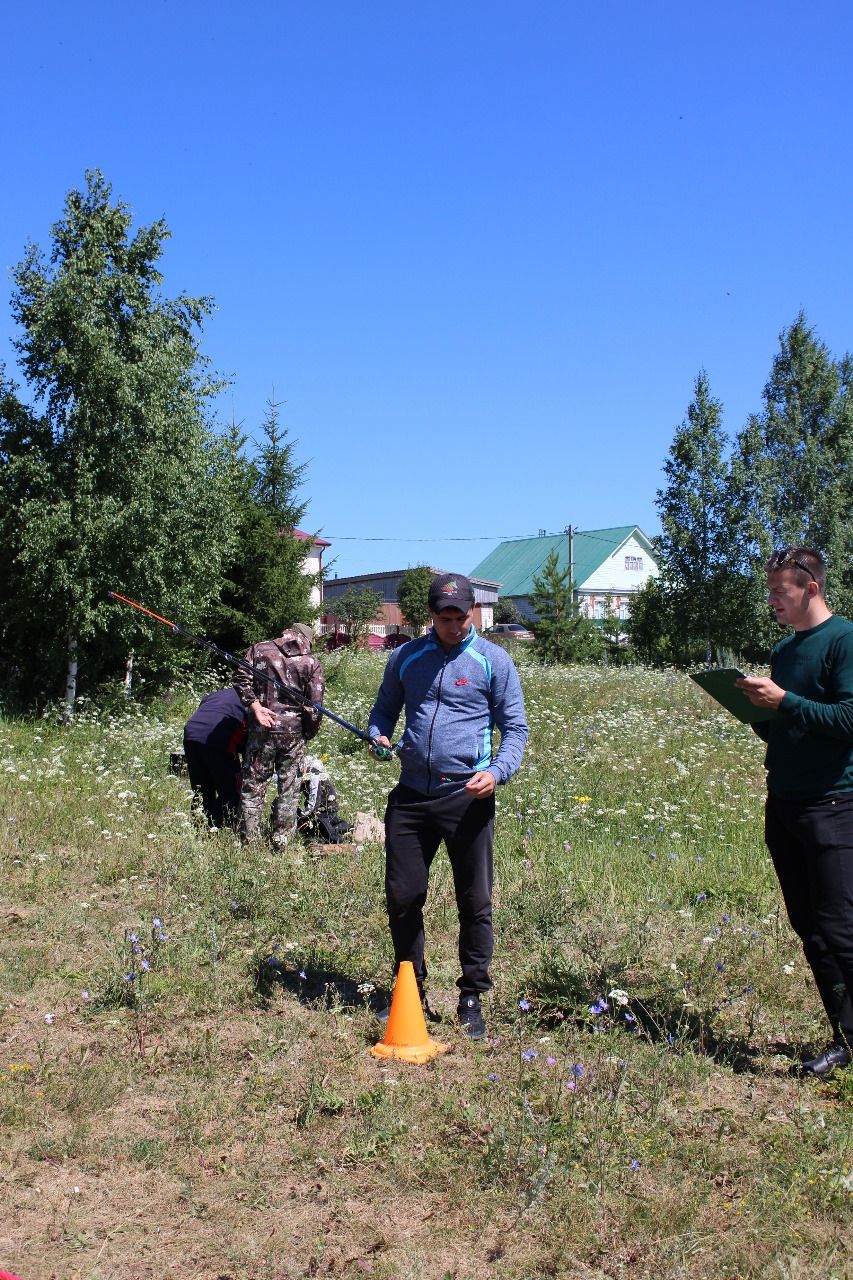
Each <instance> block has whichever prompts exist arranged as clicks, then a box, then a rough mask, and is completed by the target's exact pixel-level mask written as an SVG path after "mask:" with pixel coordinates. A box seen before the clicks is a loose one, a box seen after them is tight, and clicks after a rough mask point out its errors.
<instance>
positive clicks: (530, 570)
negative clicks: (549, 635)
mask: <svg viewBox="0 0 853 1280" xmlns="http://www.w3.org/2000/svg"><path fill="white" fill-rule="evenodd" d="M632 534H633V536H634V537H635V538H636V539H637V541H638V542H639V544H640V546H642V547H643V548H644V549H645V551H646V552H648V554H649V555H653V554H654V551H653V548H652V545H651V543H650V542H649V540H648V538H647V537H646V535H645V534H644V533H643V531H642V530H641V529H640V528H639V527H638V526H637V525H635V524H626V525H621V526H620V527H619V528H618V529H588V530H587V531H586V532H584V533H578V532H576V533H575V536H574V557H575V582H576V584H577V585H578V586H581V585H582V584H583V583H584V582H586V580H587V578H591V577H592V575H593V574H594V573H595V571H596V569H597V568H598V567H599V565H601V564H603V563H604V561H605V560H606V559H607V558H608V557H609V556H612V555H613V553H614V551H616V550H617V548H619V547H621V546H622V544H623V542H627V540H628V539H629V538H630V537H631V535H632ZM552 551H556V552H557V562H558V566H559V568H560V569H568V567H569V540H568V535H567V534H565V533H556V534H549V535H548V536H547V537H544V538H519V539H517V540H514V541H512V542H502V543H501V544H500V546H497V547H495V549H494V551H492V552H490V554H489V555H487V556H486V558H485V560H481V561H480V563H479V564H478V565H475V566H474V568H473V569H472V570H471V572H470V574H469V575H468V576H469V577H472V578H473V577H477V578H488V579H490V580H491V581H492V582H499V583H500V584H501V586H500V589H499V591H498V595H500V596H529V595H530V594H531V592H532V591H533V578H534V576H535V575H536V574H538V573H541V572H542V569H543V568H544V567H545V561H546V560H547V559H548V556H549V555H550V553H551V552H552Z"/></svg>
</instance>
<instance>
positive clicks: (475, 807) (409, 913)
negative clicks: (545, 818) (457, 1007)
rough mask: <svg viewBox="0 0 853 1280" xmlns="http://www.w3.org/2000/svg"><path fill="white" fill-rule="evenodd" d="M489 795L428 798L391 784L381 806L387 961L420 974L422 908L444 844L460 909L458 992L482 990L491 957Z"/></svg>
mask: <svg viewBox="0 0 853 1280" xmlns="http://www.w3.org/2000/svg"><path fill="white" fill-rule="evenodd" d="M494 822H495V799H494V796H489V798H488V799H486V800H475V799H472V798H471V797H470V796H469V795H468V793H467V792H466V791H457V792H455V793H454V794H453V795H451V796H440V797H430V796H424V795H421V793H420V792H419V791H413V790H412V789H411V788H410V787H404V786H397V787H395V788H394V790H393V791H392V792H391V794H390V795H389V797H388V808H387V809H386V811H385V857H386V864H385V899H386V902H387V905H388V923H389V925H390V928H391V938H392V940H393V943H394V958H395V960H396V962H397V964H398V965H399V963H400V961H401V960H411V961H412V964H413V965H414V969H415V974H416V975H417V978H418V981H419V982H423V981H424V979H425V978H426V965H425V964H424V917H423V908H424V903H425V901H426V895H427V881H428V879H429V869H430V867H431V865H432V861H433V858H434V857H435V855H436V853H437V852H438V846H439V845H440V844H441V841H442V840H443V841H444V842H445V844H446V846H447V852H448V855H449V857H450V865H451V867H452V869H453V883H454V887H455V890H456V907H457V910H458V912H459V963H460V965H461V967H462V976H461V977H460V978H459V979H458V980H457V984H456V985H457V986H458V987H459V989H460V991H463V992H475V991H488V990H489V989H490V987H491V985H492V984H491V980H490V978H489V962H490V960H491V958H492V949H493V946H494V934H493V931H492V846H493V837H494Z"/></svg>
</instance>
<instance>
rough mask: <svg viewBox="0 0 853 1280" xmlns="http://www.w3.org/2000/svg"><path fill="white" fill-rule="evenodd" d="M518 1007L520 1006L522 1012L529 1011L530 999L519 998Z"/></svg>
mask: <svg viewBox="0 0 853 1280" xmlns="http://www.w3.org/2000/svg"><path fill="white" fill-rule="evenodd" d="M518 1007H519V1009H520V1010H521V1012H522V1013H527V1012H528V1010H529V1009H530V1001H529V1000H519V1002H518Z"/></svg>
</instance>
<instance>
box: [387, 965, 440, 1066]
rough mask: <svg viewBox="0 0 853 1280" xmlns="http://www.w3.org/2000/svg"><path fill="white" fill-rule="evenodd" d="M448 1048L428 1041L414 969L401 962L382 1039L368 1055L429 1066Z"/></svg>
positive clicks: (436, 1042) (435, 1041)
mask: <svg viewBox="0 0 853 1280" xmlns="http://www.w3.org/2000/svg"><path fill="white" fill-rule="evenodd" d="M449 1048H450V1045H449V1044H439V1043H438V1041H437V1040H431V1039H430V1037H429V1034H428V1033H427V1028H426V1021H425V1019H424V1011H423V1009H422V1008H421V997H420V992H419V991H418V982H417V978H416V977H415V968H414V965H413V964H412V962H411V960H403V961H402V962H401V964H400V968H399V969H398V971H397V982H396V984H395V986H394V998H393V1000H392V1001H391V1012H390V1013H389V1014H388V1026H387V1027H386V1028H385V1035H384V1036H383V1038H382V1039H381V1040H380V1041H379V1043H378V1044H375V1045H374V1046H373V1048H372V1049H371V1050H370V1052H371V1053H372V1054H373V1056H374V1058H401V1059H402V1060H403V1062H429V1060H430V1058H434V1057H435V1056H436V1054H439V1053H447V1050H448V1049H449Z"/></svg>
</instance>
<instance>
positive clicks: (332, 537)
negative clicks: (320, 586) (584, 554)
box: [323, 526, 636, 546]
mask: <svg viewBox="0 0 853 1280" xmlns="http://www.w3.org/2000/svg"><path fill="white" fill-rule="evenodd" d="M632 527H634V528H635V527H636V526H632ZM566 532H567V531H566V530H565V529H557V530H556V531H555V532H554V533H544V534H542V533H494V534H487V533H479V534H476V535H475V536H474V537H470V538H459V537H454V536H451V535H449V534H447V535H445V534H437V535H436V536H435V537H434V538H397V537H385V536H383V537H372V536H369V535H364V536H362V535H360V534H337V533H326V531H325V530H323V537H324V538H328V539H329V541H330V542H538V541H539V539H540V538H541V539H543V540H544V539H545V538H564V537H565V536H566ZM575 534H576V535H577V536H580V537H583V538H589V540H590V541H591V542H605V543H607V544H608V546H612V545H613V539H612V538H602V537H600V536H599V535H598V534H595V533H585V532H584V530H583V529H575Z"/></svg>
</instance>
